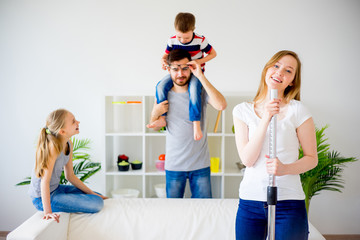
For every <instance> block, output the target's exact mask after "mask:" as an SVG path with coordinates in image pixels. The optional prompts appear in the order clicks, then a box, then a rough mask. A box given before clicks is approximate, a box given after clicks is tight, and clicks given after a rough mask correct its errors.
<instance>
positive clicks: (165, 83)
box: [156, 74, 202, 122]
mask: <svg viewBox="0 0 360 240" xmlns="http://www.w3.org/2000/svg"><path fill="white" fill-rule="evenodd" d="M173 86H174V83H173V81H172V79H171V77H170V74H168V75H166V76H165V77H164V78H163V79H161V81H160V82H158V84H157V85H156V102H157V103H158V104H159V103H161V102H163V101H165V100H167V99H168V97H167V96H168V92H169V91H170V90H171V88H172V87H173ZM201 90H202V85H201V82H200V81H199V80H198V79H197V78H196V77H195V76H194V74H191V77H190V81H189V88H188V91H189V96H190V102H189V118H190V119H189V120H190V121H192V122H193V121H200V120H201ZM165 115H166V114H164V115H163V116H165Z"/></svg>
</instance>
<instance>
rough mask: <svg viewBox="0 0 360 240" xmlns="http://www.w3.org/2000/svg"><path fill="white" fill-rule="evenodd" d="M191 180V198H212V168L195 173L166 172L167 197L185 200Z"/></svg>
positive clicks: (195, 171)
mask: <svg viewBox="0 0 360 240" xmlns="http://www.w3.org/2000/svg"><path fill="white" fill-rule="evenodd" d="M187 179H189V185H190V190H191V198H211V197H212V194H211V181H210V167H207V168H202V169H199V170H194V171H168V170H166V197H167V198H183V197H184V193H185V186H186V180H187Z"/></svg>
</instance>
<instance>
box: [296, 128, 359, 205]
mask: <svg viewBox="0 0 360 240" xmlns="http://www.w3.org/2000/svg"><path fill="white" fill-rule="evenodd" d="M327 128H328V126H327V125H325V126H324V127H322V128H321V129H318V128H316V142H317V152H318V160H319V161H318V165H317V166H316V167H315V168H313V169H311V170H310V171H307V172H305V173H302V174H301V175H300V177H301V183H302V187H303V190H304V193H305V204H306V211H307V212H309V206H310V201H311V198H312V197H314V196H316V195H318V194H319V193H320V192H321V191H322V190H329V191H336V192H341V189H342V188H344V180H343V179H342V172H343V170H344V167H345V163H348V162H355V161H357V160H358V159H356V158H354V157H349V158H345V157H342V156H340V153H339V152H337V151H330V144H328V143H327V142H326V141H327V140H328V139H327V138H325V134H324V131H325V130H326V129H327ZM303 155H304V154H303V150H302V148H301V147H300V149H299V159H300V158H301V157H303Z"/></svg>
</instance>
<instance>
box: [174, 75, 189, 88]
mask: <svg viewBox="0 0 360 240" xmlns="http://www.w3.org/2000/svg"><path fill="white" fill-rule="evenodd" d="M182 78H185V79H186V77H181V78H177V79H182ZM189 81H190V76H189V78H188V79H187V80H186V81H185V82H183V83H181V84H179V83H177V82H176V81H174V80H173V83H174V84H176V85H178V86H180V87H183V86H186V85H187V84H189Z"/></svg>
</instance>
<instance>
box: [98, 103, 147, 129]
mask: <svg viewBox="0 0 360 240" xmlns="http://www.w3.org/2000/svg"><path fill="white" fill-rule="evenodd" d="M143 105H144V103H143V98H142V97H141V96H117V97H115V96H114V97H113V96H106V97H105V117H106V118H105V131H106V133H141V132H143V131H144V125H143V110H142V109H143Z"/></svg>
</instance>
